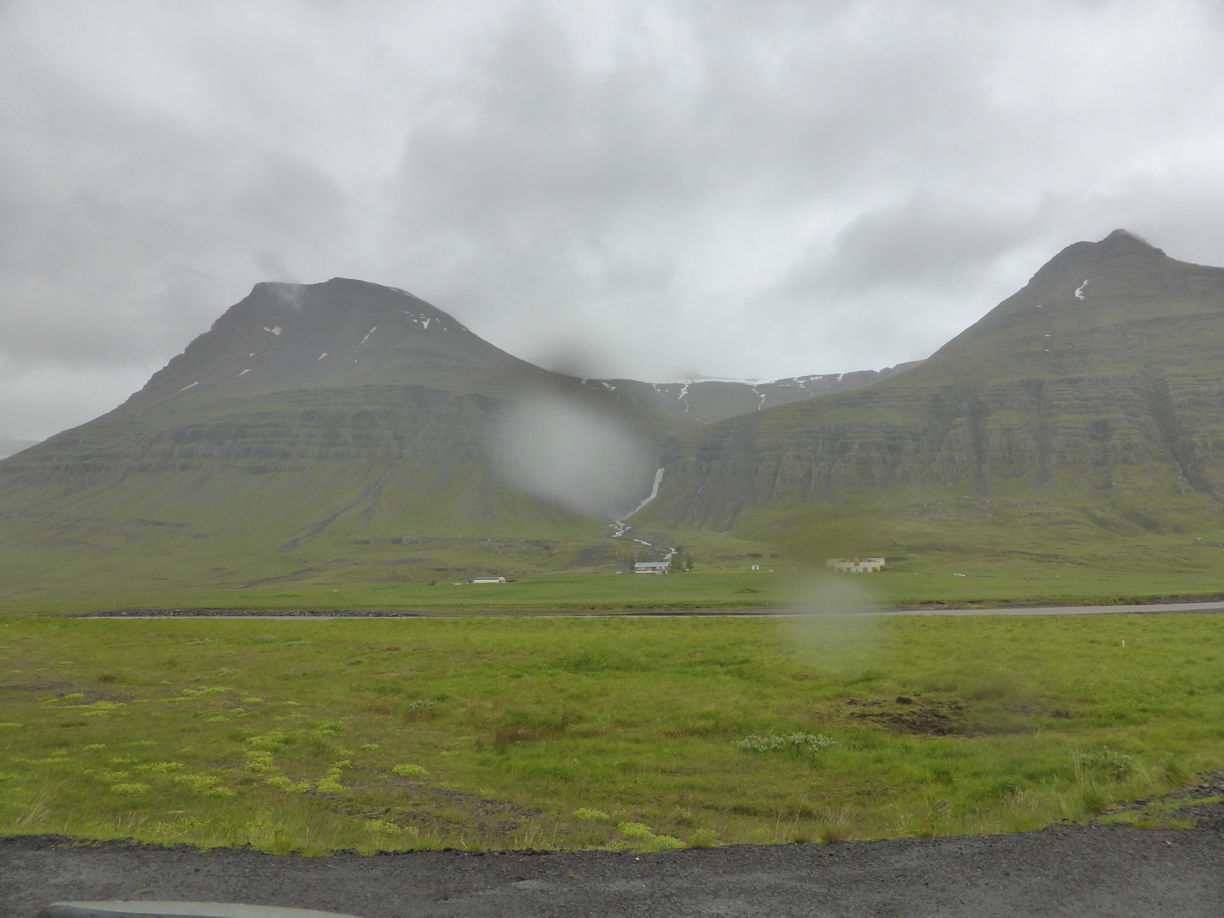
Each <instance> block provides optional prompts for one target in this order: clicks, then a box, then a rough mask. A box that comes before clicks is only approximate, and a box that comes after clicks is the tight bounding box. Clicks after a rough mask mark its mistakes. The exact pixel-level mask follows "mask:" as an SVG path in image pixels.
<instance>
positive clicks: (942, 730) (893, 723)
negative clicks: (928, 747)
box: [846, 695, 982, 736]
mask: <svg viewBox="0 0 1224 918" xmlns="http://www.w3.org/2000/svg"><path fill="white" fill-rule="evenodd" d="M846 707H847V708H849V711H848V714H849V715H850V716H851V717H854V718H858V719H859V720H866V721H870V722H872V723H876V724H879V725H880V726H882V727H886V728H888V729H889V730H891V731H893V732H894V733H909V734H912V735H915V736H971V735H973V734H975V733H980V732H982V730H981V728H980V727H979V726H978V725H976V724H974V723H973V722H972V721H970V720H969V718H968V716H967V714H966V710H965V706H964V705H963V704H961V703H960V702H957V701H925V700H920V699H917V698H913V697H911V696H909V695H898V696H897V697H896V698H895V699H892V700H885V699H857V698H852V699H850V700H849V701H847V702H846Z"/></svg>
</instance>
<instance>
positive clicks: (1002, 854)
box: [0, 782, 1224, 918]
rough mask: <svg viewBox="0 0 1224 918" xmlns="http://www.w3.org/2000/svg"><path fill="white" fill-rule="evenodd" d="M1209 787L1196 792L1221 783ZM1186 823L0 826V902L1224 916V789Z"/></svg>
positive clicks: (881, 915)
mask: <svg viewBox="0 0 1224 918" xmlns="http://www.w3.org/2000/svg"><path fill="white" fill-rule="evenodd" d="M1216 783H1218V782H1213V783H1212V785H1211V786H1204V787H1203V788H1201V789H1199V794H1198V796H1206V795H1208V794H1209V793H1210V792H1213V791H1216V792H1218V788H1217V787H1215V786H1214V785H1215V784H1216ZM1188 803H1189V804H1190V806H1191V807H1192V808H1193V809H1192V811H1193V812H1194V813H1195V814H1196V816H1197V824H1196V827H1195V828H1193V829H1190V830H1185V831H1164V830H1142V829H1133V828H1129V827H1125V826H1109V827H1102V826H1095V825H1088V826H1074V827H1055V828H1051V829H1047V830H1045V831H1043V832H1034V833H1026V834H1021V835H1009V836H987V837H961V838H936V839H916V840H905V841H883V842H859V843H850V844H838V845H785V846H774V847H751V846H736V847H728V848H712V849H705V850H685V851H674V852H668V853H663V854H650V855H647V854H640V855H634V854H625V853H609V852H552V853H528V852H507V853H485V854H473V853H464V852H455V851H443V852H432V853H419V854H394V855H379V856H374V857H360V856H357V855H354V854H338V855H333V856H331V857H321V858H297V857H283V856H277V855H270V854H261V853H258V852H254V851H249V850H245V849H238V850H232V849H231V850H215V851H205V852H201V851H196V850H194V849H190V848H156V847H148V846H130V845H122V844H101V845H88V846H82V845H74V844H73V843H72V842H70V841H68V840H66V839H58V838H47V837H25V838H10V839H0V918H33V916H34V915H36V914H37V911H38V909H40V908H42V907H43V906H45V905H48V904H49V903H51V902H54V901H60V900H96V899H136V900H139V899H144V900H191V901H221V902H242V903H245V904H248V905H279V906H284V907H297V908H313V909H320V910H324V911H334V912H344V913H348V914H353V915H358V916H362V918H399V916H461V915H466V916H476V918H479V916H498V918H505V916H576V915H641V916H656V915H658V916H664V915H666V916H689V915H693V916H696V915H702V916H708V915H721V916H766V915H768V916H800V915H802V916H839V918H845V916H849V918H857V916H862V918H867V916H871V918H885V916H907V918H908V916H975V918H993V916H1016V915H1048V916H1116V918H1132V916H1133V918H1139V916H1143V918H1148V916H1153V915H1160V916H1204V918H1206V916H1211V918H1218V916H1220V915H1221V914H1224V804H1221V803H1214V804H1211V805H1199V806H1194V805H1193V803H1192V802H1191V801H1188Z"/></svg>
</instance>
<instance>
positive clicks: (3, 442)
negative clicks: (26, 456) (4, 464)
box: [0, 437, 38, 459]
mask: <svg viewBox="0 0 1224 918" xmlns="http://www.w3.org/2000/svg"><path fill="white" fill-rule="evenodd" d="M37 442H38V441H37V440H19V439H16V438H14V437H0V459H5V458H7V457H9V456H11V455H13V454H14V453H19V452H21V451H22V450H23V449H29V448H30V447H31V446H33V445H34V444H35V443H37Z"/></svg>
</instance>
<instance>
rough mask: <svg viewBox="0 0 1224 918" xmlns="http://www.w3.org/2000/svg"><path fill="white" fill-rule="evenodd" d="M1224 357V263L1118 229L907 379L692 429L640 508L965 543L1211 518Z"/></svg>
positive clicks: (698, 522)
mask: <svg viewBox="0 0 1224 918" xmlns="http://www.w3.org/2000/svg"><path fill="white" fill-rule="evenodd" d="M1222 368H1224V270H1222V269H1219V268H1209V267H1201V266H1197V265H1191V264H1186V263H1183V262H1178V261H1175V260H1173V259H1171V258H1168V257H1167V256H1166V255H1165V254H1164V253H1163V252H1161V251H1160V250H1158V249H1155V248H1153V247H1151V246H1150V245H1148V244H1146V243H1144V242H1142V241H1141V240H1139V239H1137V238H1136V237H1134V236H1132V235H1130V234H1128V233H1126V232H1124V231H1116V232H1114V233H1113V234H1111V235H1110V236H1109V237H1107V238H1106V239H1104V240H1102V241H1101V242H1099V243H1077V244H1076V245H1072V246H1070V247H1069V248H1067V249H1065V250H1064V251H1063V252H1061V253H1060V254H1059V255H1058V256H1056V257H1055V258H1054V259H1053V260H1051V261H1050V262H1049V263H1048V264H1047V265H1045V266H1044V267H1043V268H1042V269H1041V270H1040V271H1039V272H1038V273H1037V274H1036V275H1035V276H1034V277H1033V278H1032V279H1031V280H1030V281H1029V283H1028V284H1027V285H1026V286H1025V287H1024V288H1023V289H1021V290H1020V291H1019V292H1017V293H1016V294H1015V295H1013V296H1012V297H1009V298H1008V299H1007V300H1005V301H1004V302H1003V303H1001V304H999V306H998V307H996V308H995V309H994V310H992V311H991V312H990V313H989V314H988V315H986V316H985V317H984V318H983V319H982V320H981V321H979V322H978V323H977V324H975V325H974V326H972V327H971V328H969V329H967V330H966V331H965V332H964V333H962V334H961V335H959V336H958V337H957V338H955V339H954V340H953V341H951V342H949V343H948V344H947V345H946V346H944V347H943V348H942V349H940V350H939V351H938V352H937V353H936V354H934V355H933V356H932V357H931V358H929V359H928V360H927V361H925V362H924V363H923V364H922V365H921V366H919V367H917V368H915V369H913V370H911V371H910V372H908V373H906V374H905V375H904V376H901V377H898V378H894V379H891V380H887V381H884V382H881V383H879V384H878V385H876V386H873V387H871V388H870V389H866V390H863V391H860V392H853V393H848V394H844V395H832V396H829V397H828V398H824V399H819V400H814V401H809V402H805V403H802V404H797V405H791V406H785V407H781V408H777V409H774V410H772V411H767V412H764V413H762V414H760V415H745V416H741V417H738V418H734V419H731V420H728V421H725V422H723V423H721V424H718V425H714V426H712V427H711V428H708V429H707V430H705V431H703V432H701V433H699V434H697V435H696V436H695V437H694V438H693V439H692V441H690V443H689V444H688V445H687V447H686V449H685V450H684V452H683V454H682V455H680V456H677V457H676V458H675V459H674V460H673V462H671V463H670V464H669V465H668V467H667V472H666V475H665V478H664V482H663V486H662V488H661V490H660V494H659V497H658V499H657V500H656V501H655V502H654V503H653V504H652V505H651V506H650V508H649V510H648V511H647V513H648V515H649V517H650V518H651V519H652V520H653V521H655V522H656V523H658V524H662V525H668V526H678V527H698V528H700V527H711V528H715V529H732V528H738V529H747V530H750V531H763V530H766V529H769V528H773V529H774V530H775V531H779V530H786V529H787V527H790V528H791V529H792V530H793V535H792V539H798V538H801V534H803V533H808V534H811V533H812V532H814V531H815V530H818V529H819V528H820V527H821V525H823V523H822V521H827V520H830V519H833V518H840V517H842V516H844V515H845V514H846V513H847V512H848V510H847V508H855V512H857V513H858V514H859V515H860V516H870V515H876V516H879V517H880V518H887V519H890V520H893V521H894V522H893V523H890V524H880V525H876V526H875V528H876V529H877V531H878V530H881V529H882V530H884V531H889V532H892V533H898V532H908V531H910V530H912V529H913V528H914V526H913V525H911V524H912V523H914V521H919V522H925V523H929V524H930V526H929V527H928V531H929V532H935V531H939V532H940V533H942V535H941V536H940V537H941V538H946V539H951V540H954V541H961V542H963V541H965V540H966V539H969V540H972V539H975V538H978V537H980V533H979V532H978V530H976V529H975V528H973V527H972V526H968V527H967V526H966V521H967V520H976V521H980V520H981V519H983V518H990V519H995V520H997V521H998V522H1000V523H1001V524H1002V525H1004V526H1005V527H1010V528H1011V532H1012V534H1013V535H1016V536H1019V532H1018V531H1017V530H1016V529H1015V528H1014V527H1015V526H1017V525H1021V526H1023V525H1024V524H1023V522H1019V523H1018V522H1017V521H1018V520H1022V519H1027V520H1029V521H1030V522H1031V523H1034V524H1035V525H1033V526H1030V531H1029V535H1030V536H1033V534H1034V533H1037V532H1041V533H1042V535H1040V536H1033V537H1034V538H1049V537H1050V536H1051V534H1050V532H1049V530H1048V528H1047V529H1043V528H1042V526H1041V525H1036V524H1040V523H1051V524H1054V525H1058V526H1067V525H1079V524H1084V525H1090V526H1091V525H1097V526H1101V527H1105V528H1108V529H1113V530H1115V531H1127V530H1128V529H1135V528H1138V529H1147V530H1152V529H1156V530H1159V529H1161V528H1168V529H1169V530H1177V529H1178V528H1179V527H1180V528H1184V527H1185V526H1187V525H1197V526H1206V527H1209V528H1210V527H1218V524H1219V510H1220V503H1219V498H1220V495H1222V494H1224V452H1222V451H1221V449H1220V444H1221V443H1224V370H1222ZM1021 506H1023V507H1025V508H1026V509H1025V510H1024V511H1023V512H1019V511H1017V509H1016V508H1018V507H1021ZM897 521H909V522H897ZM1191 521H1194V522H1193V523H1191ZM958 533H959V534H958ZM890 539H892V537H891V536H889V537H888V538H882V537H881V536H879V535H878V534H877V536H876V537H875V546H876V550H880V549H879V546H880V544H881V542H884V543H885V544H887V543H888V542H889V540H890ZM894 541H895V540H894ZM865 550H869V548H867V549H865Z"/></svg>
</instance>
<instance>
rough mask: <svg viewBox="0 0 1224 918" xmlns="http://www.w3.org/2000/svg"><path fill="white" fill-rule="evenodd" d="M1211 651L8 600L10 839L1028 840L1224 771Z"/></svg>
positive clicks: (906, 626)
mask: <svg viewBox="0 0 1224 918" xmlns="http://www.w3.org/2000/svg"><path fill="white" fill-rule="evenodd" d="M619 579H622V580H623V579H625V578H619ZM643 579H644V578H643ZM658 579H659V580H660V581H662V580H667V578H658ZM681 579H683V578H679V577H673V578H671V580H677V581H678V580H681ZM965 579H967V578H965ZM491 589H500V587H491ZM1222 641H1224V618H1221V617H1219V616H1210V615H1175V616H1091V617H1090V616H1083V617H1059V618H1053V617H1050V618H1011V617H1008V618H991V617H970V618H878V617H863V616H858V617H853V616H851V617H844V616H824V615H814V616H807V617H802V618H796V619H763V618H733V619H727V618H689V619H657V618H645V619H642V618H631V619H626V618H541V617H506V618H470V617H459V618H432V619H411V620H404V619H401V620H334V621H310V620H292V621H285V620H239V621H235V620H202V619H186V620H174V621H165V620H160V621H111V620H80V619H68V618H29V617H18V616H7V617H4V618H0V833H2V834H10V835H11V834H34V833H56V834H63V835H68V836H73V837H77V838H83V839H114V838H127V839H136V840H139V841H145V842H158V843H188V844H194V845H202V846H219V845H251V846H253V847H255V848H258V849H262V850H268V851H280V852H302V853H308V854H318V853H323V852H326V851H333V850H338V849H355V850H359V851H364V852H372V851H378V850H411V849H422V848H441V847H458V848H468V849H480V848H555V847H567V848H573V847H625V848H632V849H640V850H658V849H661V848H666V847H673V846H680V845H688V846H706V845H720V844H734V843H786V842H794V841H826V842H827V841H837V840H844V839H866V838H884V837H905V836H915V835H931V834H956V833H994V832H1011V831H1018V830H1025V829H1034V828H1038V827H1041V826H1045V825H1049V824H1051V823H1052V822H1056V821H1058V820H1061V819H1076V818H1080V817H1085V816H1094V815H1100V814H1103V813H1108V812H1109V811H1110V810H1111V809H1113V808H1114V807H1116V806H1118V805H1120V804H1124V803H1127V802H1128V801H1134V800H1139V799H1142V798H1150V797H1152V796H1154V795H1160V794H1162V793H1165V792H1168V791H1170V790H1173V789H1176V788H1177V787H1179V786H1181V785H1182V784H1184V783H1185V782H1188V781H1189V780H1191V779H1192V778H1193V776H1194V775H1196V774H1199V773H1201V772H1204V771H1207V770H1211V769H1218V768H1221V767H1224V722H1221V720H1220V718H1219V716H1218V712H1219V710H1220V709H1221V706H1222V705H1224V665H1221V661H1220V653H1221V651H1220V647H1221V646H1222Z"/></svg>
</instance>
